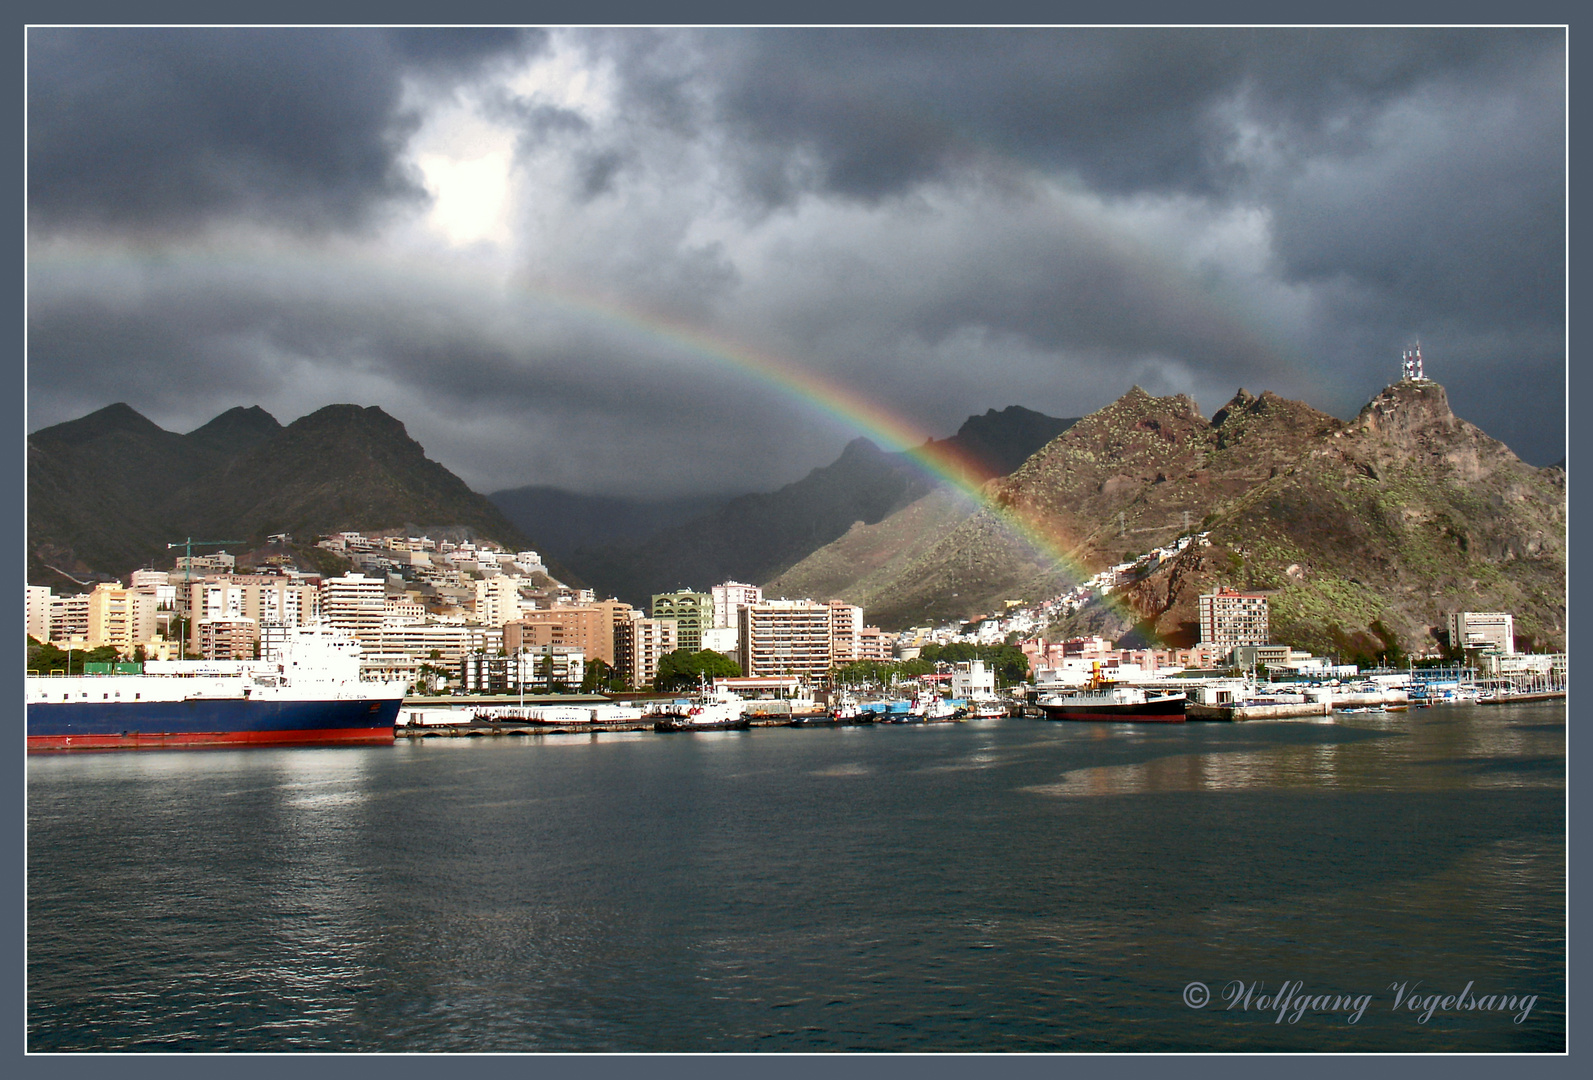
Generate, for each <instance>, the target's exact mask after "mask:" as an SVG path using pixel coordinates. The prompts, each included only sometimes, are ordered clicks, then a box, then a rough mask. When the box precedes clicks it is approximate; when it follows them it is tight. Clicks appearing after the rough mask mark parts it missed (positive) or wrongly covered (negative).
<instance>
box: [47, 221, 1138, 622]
mask: <svg viewBox="0 0 1593 1080" xmlns="http://www.w3.org/2000/svg"><path fill="white" fill-rule="evenodd" d="M52 248H54V245H46V246H45V248H44V250H43V251H41V252H39V253H37V254H34V255H31V256H30V258H29V263H28V266H29V272H30V276H32V275H34V274H36V273H37V274H42V275H45V276H46V278H47V277H48V276H49V275H51V274H52V273H58V272H69V271H71V270H73V269H89V270H93V269H101V270H103V269H109V268H112V267H115V266H118V265H119V266H122V267H125V268H129V269H135V270H137V269H143V268H145V267H147V265H149V263H150V262H151V261H153V262H154V263H156V264H157V265H160V266H161V267H163V268H166V267H171V266H174V265H182V266H185V267H187V268H190V269H200V270H203V271H206V273H207V277H209V276H210V272H213V271H223V272H225V271H233V272H236V271H238V270H240V269H246V268H258V267H259V266H260V265H261V264H262V263H264V264H269V265H270V267H271V268H272V269H274V270H277V271H280V272H285V273H288V274H292V275H294V276H295V278H297V279H298V280H304V279H305V278H306V277H311V278H313V277H315V276H320V275H325V274H326V273H327V271H328V270H329V269H353V270H356V271H364V272H367V273H369V274H370V275H371V276H372V277H373V278H376V279H387V280H389V281H392V280H394V279H395V278H396V279H398V280H400V281H406V280H413V279H424V280H426V281H428V282H432V283H444V284H446V285H447V286H449V287H458V286H459V284H460V273H459V271H458V269H457V268H453V269H450V270H448V271H447V272H446V273H445V272H444V270H443V269H441V268H439V267H437V266H435V265H431V264H421V263H418V262H409V263H405V262H401V261H396V260H394V259H392V258H391V257H385V258H383V259H381V260H376V259H374V258H373V257H371V256H369V255H366V254H363V253H358V252H351V251H344V252H340V253H339V255H340V256H341V257H334V258H331V259H328V258H326V257H324V256H310V255H306V254H303V253H298V252H293V253H288V252H284V251H282V250H280V249H277V250H263V251H262V250H257V251H255V252H253V253H252V254H253V255H254V257H253V258H249V259H240V258H238V257H237V253H236V251H235V250H233V251H231V252H229V253H227V254H220V253H217V252H214V251H206V250H203V249H200V250H194V249H189V250H188V251H183V252H177V253H174V252H172V251H171V250H170V249H161V250H160V251H159V252H158V253H155V254H151V255H140V254H138V253H135V252H132V251H128V250H126V249H106V248H103V247H97V248H94V249H93V250H92V251H84V250H83V249H82V248H80V247H77V246H76V245H70V248H71V249H69V250H62V249H59V248H55V249H54V250H51V249H52ZM395 271H397V273H396V274H395ZM473 273H474V275H475V276H477V277H479V278H485V277H486V276H487V275H485V274H482V273H481V272H479V271H475V272H473ZM211 280H214V279H213V278H211ZM345 280H346V279H345ZM491 288H492V289H494V290H504V288H505V286H504V283H503V282H502V281H501V280H494V281H492V282H491ZM507 291H508V292H510V293H512V294H514V295H518V296H520V297H522V298H524V299H526V300H529V301H531V302H533V303H536V304H540V305H544V306H546V307H549V308H552V309H554V310H556V311H561V312H565V313H569V314H571V315H574V316H576V317H577V318H579V319H582V320H586V321H591V322H596V323H600V324H603V325H607V326H611V327H617V328H619V329H621V330H622V331H623V332H625V333H627V334H628V335H631V336H634V337H638V338H642V339H646V340H650V341H652V342H654V343H657V344H661V345H663V346H666V347H669V348H671V349H675V350H683V351H685V352H686V353H688V354H689V355H691V356H694V357H697V358H699V359H703V360H707V361H710V362H712V363H715V364H717V365H719V366H721V367H725V368H728V369H731V370H733V371H736V372H740V373H744V374H746V375H750V376H752V377H753V378H754V379H755V380H756V381H758V382H760V383H762V384H764V385H766V386H768V387H770V388H772V389H773V390H775V391H776V392H778V393H780V394H782V395H784V396H786V397H788V398H791V399H794V400H796V401H798V402H800V403H801V404H802V405H803V406H804V407H805V408H808V409H811V410H814V411H816V412H819V413H821V414H823V415H825V416H828V417H830V418H832V419H835V420H839V421H840V422H841V423H842V424H843V425H844V426H847V427H850V428H853V429H855V430H857V431H859V432H860V433H862V434H864V435H867V436H869V437H870V438H872V439H874V440H875V441H876V442H878V443H879V444H881V445H882V447H883V448H884V449H887V450H891V451H894V452H897V453H900V454H902V455H903V456H904V457H905V458H906V459H908V460H909V461H910V462H912V463H913V464H914V465H915V466H916V467H917V468H918V469H919V470H920V471H921V472H923V473H924V474H926V475H927V476H928V477H930V478H932V479H933V480H935V481H937V482H939V483H941V484H944V485H945V486H947V487H948V488H950V489H951V490H952V491H953V492H955V493H957V494H959V495H960V496H962V497H964V498H966V499H968V500H970V501H971V502H972V504H973V505H974V506H975V507H976V510H977V511H981V512H983V513H985V514H986V515H988V517H989V518H990V519H991V520H992V521H994V522H996V523H997V524H999V525H1000V526H1001V527H1003V528H1004V529H1005V530H1006V531H1007V532H1008V533H1009V535H1011V536H1012V537H1014V538H1016V539H1018V540H1019V541H1021V542H1022V543H1023V544H1025V545H1026V546H1027V547H1028V548H1029V549H1030V550H1031V551H1032V552H1033V554H1034V555H1035V559H1036V562H1038V563H1040V564H1041V565H1045V566H1048V568H1049V570H1050V572H1051V573H1052V574H1054V575H1056V576H1058V577H1060V578H1067V579H1072V580H1074V581H1081V580H1084V579H1086V578H1088V577H1090V576H1092V571H1091V570H1090V569H1088V568H1087V567H1085V566H1084V565H1083V564H1082V563H1081V562H1080V561H1079V559H1078V558H1077V556H1076V555H1074V554H1073V552H1074V551H1075V550H1076V549H1077V547H1078V540H1077V538H1074V537H1071V536H1068V535H1066V534H1064V533H1063V532H1061V531H1060V530H1059V529H1058V527H1057V525H1056V523H1055V522H1054V521H1047V520H1045V519H1044V518H1043V517H1042V516H1040V515H1037V514H1028V513H1024V512H1022V511H1020V510H1018V509H1015V508H1013V507H1009V506H1006V505H1004V504H1003V503H1002V502H1001V501H1000V500H999V499H998V498H997V497H996V496H997V492H998V484H997V483H995V482H993V481H992V480H991V478H990V477H989V476H988V474H987V473H986V472H985V471H984V469H983V468H982V467H981V466H980V464H979V463H977V462H975V461H973V460H972V459H970V458H968V457H966V456H964V455H961V454H959V453H958V452H956V451H955V450H953V449H952V448H951V447H949V446H947V445H946V444H945V443H942V442H935V441H933V440H932V439H930V438H929V436H928V435H927V433H926V432H925V431H923V430H922V429H920V428H918V427H917V426H915V425H913V424H912V423H910V422H909V421H907V420H905V419H903V418H902V417H900V416H897V415H896V414H894V413H892V412H890V411H888V410H887V409H885V408H883V407H882V406H880V405H879V404H878V403H876V402H874V401H872V400H870V399H869V398H868V397H866V396H865V395H863V394H862V393H860V392H859V391H858V390H856V389H855V388H854V387H852V386H849V385H845V384H843V383H840V382H838V381H836V380H834V379H831V378H827V377H826V376H824V375H821V374H819V373H817V372H814V371H812V370H810V369H808V368H806V367H804V366H802V365H800V364H798V363H796V362H794V361H792V360H789V359H787V358H785V357H781V356H777V355H775V354H774V353H772V352H769V351H767V350H762V349H757V348H754V347H752V346H750V345H747V344H745V343H743V342H739V341H735V340H733V339H731V338H730V337H728V336H726V335H723V334H719V333H713V332H710V331H707V330H705V329H703V328H702V327H700V326H697V325H694V324H692V323H689V322H686V321H684V320H681V319H679V318H676V317H673V316H670V315H668V314H664V313H661V312H656V311H648V310H644V309H641V308H639V307H636V306H634V305H630V304H626V303H624V302H621V301H619V300H617V299H614V298H610V297H602V296H598V295H596V294H593V293H591V292H588V291H583V290H578V289H575V288H571V287H569V286H565V285H556V284H554V283H552V282H550V281H547V280H540V281H537V282H535V283H527V282H517V283H514V284H511V285H509V286H508V287H507ZM1106 599H1107V601H1108V603H1110V604H1111V605H1112V606H1113V607H1114V608H1115V609H1116V610H1119V611H1121V612H1122V613H1124V614H1125V615H1128V616H1130V617H1131V618H1133V619H1134V620H1135V621H1138V619H1139V618H1140V616H1139V615H1138V613H1137V612H1135V611H1134V610H1133V609H1132V608H1131V607H1129V606H1128V605H1127V604H1126V603H1124V602H1123V601H1122V599H1121V598H1120V597H1118V596H1117V595H1115V594H1108V596H1107V597H1106Z"/></svg>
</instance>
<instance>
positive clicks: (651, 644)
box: [614, 619, 680, 689]
mask: <svg viewBox="0 0 1593 1080" xmlns="http://www.w3.org/2000/svg"><path fill="white" fill-rule="evenodd" d="M679 647H680V645H679V641H678V639H677V638H676V636H675V620H674V619H626V620H625V621H624V622H622V623H620V624H619V625H618V626H617V627H616V628H615V631H614V653H615V656H614V661H615V663H614V666H615V668H616V669H617V670H618V671H619V673H620V677H621V678H623V679H624V680H625V681H626V682H627V683H629V684H630V685H631V686H633V687H636V688H637V689H641V688H642V687H644V686H650V685H651V684H652V682H653V679H654V678H656V677H657V675H658V662H659V661H660V660H662V659H663V658H664V656H665V655H666V654H667V653H672V652H674V651H675V650H676V649H677V648H679Z"/></svg>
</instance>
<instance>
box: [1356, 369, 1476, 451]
mask: <svg viewBox="0 0 1593 1080" xmlns="http://www.w3.org/2000/svg"><path fill="white" fill-rule="evenodd" d="M1355 426H1356V427H1357V428H1359V429H1360V430H1361V431H1362V432H1365V433H1367V434H1370V435H1383V436H1385V437H1389V438H1393V439H1395V440H1396V441H1401V440H1405V439H1409V438H1411V437H1415V436H1420V435H1423V434H1431V433H1438V432H1442V433H1445V434H1448V433H1451V432H1454V431H1456V430H1457V429H1458V427H1459V421H1457V420H1456V419H1455V414H1454V413H1453V412H1451V411H1450V409H1449V395H1448V393H1446V392H1445V390H1444V388H1443V387H1442V386H1440V385H1439V384H1437V383H1435V382H1432V381H1431V380H1424V381H1421V382H1416V381H1414V380H1411V379H1405V380H1402V381H1400V382H1397V383H1395V384H1393V385H1392V386H1388V387H1385V388H1384V389H1383V392H1382V393H1380V394H1378V395H1377V396H1376V397H1374V398H1373V399H1372V400H1371V401H1368V402H1367V403H1366V405H1365V406H1364V407H1363V408H1362V409H1361V411H1360V414H1359V415H1358V416H1356V418H1355Z"/></svg>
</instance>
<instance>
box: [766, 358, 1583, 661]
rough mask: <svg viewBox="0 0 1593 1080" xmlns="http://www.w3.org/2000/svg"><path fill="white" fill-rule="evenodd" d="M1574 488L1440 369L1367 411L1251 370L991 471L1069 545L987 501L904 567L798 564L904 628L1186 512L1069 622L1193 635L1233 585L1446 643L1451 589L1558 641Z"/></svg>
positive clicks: (1135, 397)
mask: <svg viewBox="0 0 1593 1080" xmlns="http://www.w3.org/2000/svg"><path fill="white" fill-rule="evenodd" d="M1564 493H1565V473H1564V471H1563V470H1556V469H1554V468H1552V467H1550V468H1544V469H1539V468H1537V467H1535V466H1531V465H1528V464H1526V463H1524V462H1522V461H1521V460H1520V459H1519V458H1518V457H1516V456H1515V455H1514V454H1513V453H1512V452H1511V451H1510V450H1509V448H1508V447H1505V446H1504V445H1503V444H1502V443H1499V442H1498V441H1497V440H1494V439H1492V438H1490V437H1489V436H1487V435H1486V433H1484V432H1482V431H1481V430H1480V429H1478V428H1476V427H1475V426H1474V425H1472V424H1470V423H1468V422H1466V421H1464V420H1462V419H1460V418H1457V417H1455V416H1454V415H1453V413H1452V412H1451V410H1450V408H1449V405H1448V398H1447V394H1446V393H1445V391H1444V389H1443V387H1442V386H1440V385H1438V384H1437V383H1433V382H1430V381H1423V382H1419V383H1418V382H1402V383H1396V384H1394V385H1393V386H1390V387H1388V388H1386V389H1385V390H1384V391H1382V392H1381V393H1379V394H1378V395H1376V396H1374V398H1373V399H1372V400H1371V401H1369V402H1368V403H1367V405H1366V406H1365V407H1364V408H1363V409H1362V410H1361V411H1360V413H1359V414H1358V415H1357V417H1356V418H1355V419H1353V420H1350V421H1342V420H1338V419H1336V418H1334V417H1332V416H1329V415H1327V414H1325V413H1322V412H1320V411H1318V410H1316V409H1314V408H1312V407H1311V406H1309V405H1306V404H1304V403H1303V402H1297V401H1290V400H1288V399H1285V398H1282V397H1279V396H1278V395H1276V394H1273V393H1271V392H1265V393H1263V394H1261V395H1260V396H1255V395H1252V394H1250V393H1249V392H1248V391H1245V390H1243V389H1240V390H1239V391H1238V392H1237V393H1236V394H1235V395H1234V397H1233V399H1232V400H1230V401H1229V402H1228V403H1226V404H1225V405H1224V406H1223V407H1222V408H1221V409H1219V410H1218V411H1217V412H1216V413H1215V414H1214V415H1213V417H1212V419H1211V420H1209V421H1208V420H1206V419H1205V418H1203V417H1202V416H1201V415H1200V413H1199V410H1198V408H1196V407H1195V405H1194V402H1193V401H1191V400H1190V399H1188V398H1187V397H1184V396H1182V395H1177V396H1173V397H1167V398H1155V397H1152V396H1151V395H1150V394H1148V393H1146V392H1145V391H1143V390H1142V389H1140V388H1139V387H1134V388H1133V389H1131V390H1130V391H1129V392H1128V393H1126V394H1124V395H1123V396H1122V397H1121V398H1119V399H1118V400H1117V401H1115V402H1113V403H1111V404H1110V405H1108V406H1106V407H1105V408H1104V409H1102V410H1099V411H1098V412H1096V413H1094V414H1091V415H1090V416H1088V417H1085V418H1083V419H1082V420H1080V421H1079V422H1078V423H1077V424H1075V425H1073V426H1072V427H1070V428H1069V429H1068V430H1067V431H1066V432H1065V433H1063V434H1062V435H1061V436H1059V437H1058V438H1056V439H1054V440H1053V441H1052V442H1050V443H1048V444H1047V445H1046V446H1045V447H1043V448H1042V449H1041V450H1040V451H1038V452H1037V453H1035V454H1034V455H1033V456H1031V457H1030V458H1029V459H1028V460H1027V461H1026V462H1025V463H1024V464H1023V465H1022V466H1021V467H1020V468H1018V469H1017V470H1015V471H1014V472H1013V473H1012V474H1011V475H1009V476H1007V477H1005V478H1002V479H999V480H995V481H992V482H991V483H990V484H988V485H986V487H985V489H984V494H985V497H986V499H988V500H989V501H990V502H991V503H992V504H993V505H995V506H999V507H1001V508H1002V511H1003V513H1004V514H1008V515H1012V516H1015V517H1017V518H1018V519H1020V520H1022V521H1023V522H1024V524H1025V527H1026V528H1027V529H1028V530H1030V531H1032V532H1035V533H1037V534H1038V535H1042V536H1044V537H1046V538H1048V541H1047V546H1049V547H1051V548H1052V549H1053V550H1054V551H1056V552H1060V553H1062V554H1063V555H1064V556H1065V559H1064V560H1063V563H1064V565H1061V566H1059V565H1058V562H1057V560H1056V559H1055V558H1052V557H1048V556H1047V554H1046V553H1045V552H1040V551H1037V550H1036V549H1035V547H1034V545H1031V544H1026V543H1022V542H1018V541H1015V540H1013V538H1012V532H1013V530H1011V529H1009V528H1005V527H1003V526H1002V525H1001V523H1000V522H999V521H998V520H997V519H996V517H995V515H993V514H992V513H991V511H990V510H989V509H979V510H976V511H972V512H970V513H968V514H967V515H966V516H964V517H963V518H962V519H961V520H960V521H958V522H956V523H955V524H954V525H953V526H951V527H950V528H949V529H947V530H945V531H944V532H943V533H942V535H941V536H940V539H939V540H937V541H936V543H935V544H934V545H933V546H932V548H931V549H930V550H928V551H926V552H924V553H922V554H921V555H920V556H919V557H918V558H917V559H915V560H912V561H911V562H910V563H909V564H906V565H902V566H900V567H898V568H897V570H896V573H895V574H894V576H893V577H891V579H890V580H889V581H882V580H881V579H880V576H879V573H878V568H877V567H873V566H863V565H859V566H858V567H857V572H856V573H855V574H854V575H853V578H852V580H850V581H846V580H845V574H844V572H843V564H844V552H842V551H840V550H830V551H827V552H818V553H815V555H814V556H811V557H810V559H809V560H807V561H805V562H804V563H799V564H797V565H796V566H794V567H792V568H791V569H790V570H788V571H787V572H786V573H785V574H784V575H782V576H781V577H780V578H778V579H777V584H778V585H779V586H780V587H781V588H789V589H794V590H796V591H797V592H799V593H800V592H801V591H802V588H803V586H805V585H807V584H808V583H810V582H814V583H817V582H821V581H822V582H823V583H826V584H827V585H828V586H829V587H828V589H825V590H819V592H820V593H824V592H828V593H829V594H830V595H827V596H825V595H820V596H816V598H824V599H828V598H839V599H851V598H852V597H853V596H861V595H866V596H867V597H868V598H869V600H870V602H871V604H872V610H871V612H870V617H871V618H875V617H878V618H879V620H880V625H882V626H887V627H890V626H900V625H906V624H908V623H912V622H917V621H921V620H923V619H927V618H937V619H938V618H967V617H976V616H979V615H982V614H985V613H987V612H988V611H989V610H993V609H996V608H998V607H999V606H1000V603H1001V601H1002V600H1004V599H1012V598H1024V599H1029V600H1036V599H1040V598H1043V597H1046V596H1050V595H1055V594H1057V593H1060V592H1061V591H1063V590H1065V589H1066V588H1067V587H1070V586H1071V585H1072V584H1074V583H1075V582H1076V581H1077V579H1078V578H1079V577H1081V576H1087V575H1088V574H1089V573H1093V572H1096V571H1099V570H1101V569H1104V568H1105V567H1107V566H1110V565H1114V564H1118V563H1120V562H1122V561H1126V560H1127V558H1131V557H1133V556H1134V555H1136V554H1137V553H1140V552H1144V551H1146V550H1148V549H1149V548H1152V547H1155V546H1159V545H1162V544H1166V543H1169V542H1171V541H1172V540H1174V539H1176V538H1177V537H1178V536H1179V535H1180V534H1182V533H1183V532H1184V531H1185V528H1184V521H1185V515H1186V514H1187V515H1188V522H1189V525H1188V531H1190V532H1204V533H1206V534H1208V535H1207V541H1206V542H1205V543H1204V544H1199V545H1191V547H1190V548H1189V549H1188V550H1187V551H1185V552H1184V553H1183V554H1181V555H1180V556H1179V557H1178V558H1177V559H1174V560H1171V561H1170V562H1169V563H1165V564H1163V565H1161V566H1160V567H1157V568H1156V569H1155V570H1154V571H1153V572H1152V573H1149V574H1147V575H1146V576H1145V577H1144V578H1143V579H1142V580H1139V581H1135V582H1132V583H1129V584H1128V585H1126V586H1125V587H1124V588H1123V589H1122V590H1120V592H1119V596H1120V597H1121V598H1122V599H1125V600H1126V601H1127V602H1128V609H1129V614H1126V615H1125V614H1122V613H1121V612H1120V611H1118V612H1114V610H1113V609H1112V608H1111V607H1110V605H1103V604H1100V603H1095V604H1092V605H1087V606H1086V608H1085V609H1084V610H1082V611H1080V612H1078V613H1076V614H1075V615H1074V616H1070V617H1069V618H1068V619H1064V620H1062V621H1061V623H1059V625H1057V626H1056V627H1054V628H1053V630H1054V632H1056V633H1060V634H1068V633H1074V632H1084V633H1105V634H1106V635H1107V636H1119V635H1125V634H1128V633H1129V632H1131V631H1133V630H1135V629H1136V626H1137V627H1138V629H1139V630H1140V631H1141V632H1142V633H1145V634H1149V635H1151V636H1153V637H1155V638H1157V639H1159V640H1163V641H1167V642H1169V643H1175V644H1188V643H1192V642H1191V640H1190V638H1191V635H1192V634H1193V632H1194V631H1195V628H1196V621H1195V614H1194V609H1195V601H1196V599H1197V598H1198V595H1199V592H1200V591H1202V590H1209V589H1210V588H1213V587H1216V586H1217V585H1221V584H1226V585H1232V586H1235V587H1241V588H1251V589H1261V590H1265V591H1269V592H1271V593H1272V594H1273V603H1272V610H1273V625H1274V626H1275V627H1276V628H1277V629H1278V632H1279V634H1280V635H1288V638H1284V639H1285V640H1287V639H1289V638H1292V640H1293V642H1294V643H1296V644H1301V645H1306V646H1311V647H1315V648H1318V649H1321V650H1323V651H1328V652H1332V651H1335V650H1337V651H1339V652H1346V651H1353V649H1355V648H1366V647H1371V646H1373V645H1380V644H1384V643H1385V642H1386V641H1394V642H1396V643H1398V644H1399V646H1400V647H1402V648H1406V649H1416V648H1427V647H1430V646H1431V644H1432V643H1433V639H1434V637H1435V633H1434V631H1435V628H1436V627H1437V626H1438V624H1439V623H1441V620H1442V614H1443V612H1444V611H1445V610H1457V609H1466V610H1478V609H1479V607H1478V605H1482V606H1483V607H1485V608H1487V609H1488V610H1510V611H1514V612H1516V617H1517V625H1518V627H1520V628H1521V632H1522V635H1523V637H1525V638H1530V639H1533V640H1537V641H1542V642H1548V643H1555V642H1562V641H1563V637H1564V627H1565V606H1564V583H1565V541H1564V536H1565V503H1564ZM879 527H880V528H882V529H884V528H888V527H889V524H888V523H883V524H882V525H881V526H879ZM853 542H854V544H855V543H856V542H857V541H856V540H855V539H854V541H853ZM843 543H844V541H842V542H838V544H837V545H836V548H837V549H839V547H840V545H841V544H843ZM854 602H856V601H854ZM1456 605H1460V606H1461V607H1460V608H1457V606H1456ZM1135 617H1137V619H1138V624H1136V622H1135ZM1380 634H1381V635H1382V636H1379V635H1380Z"/></svg>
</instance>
